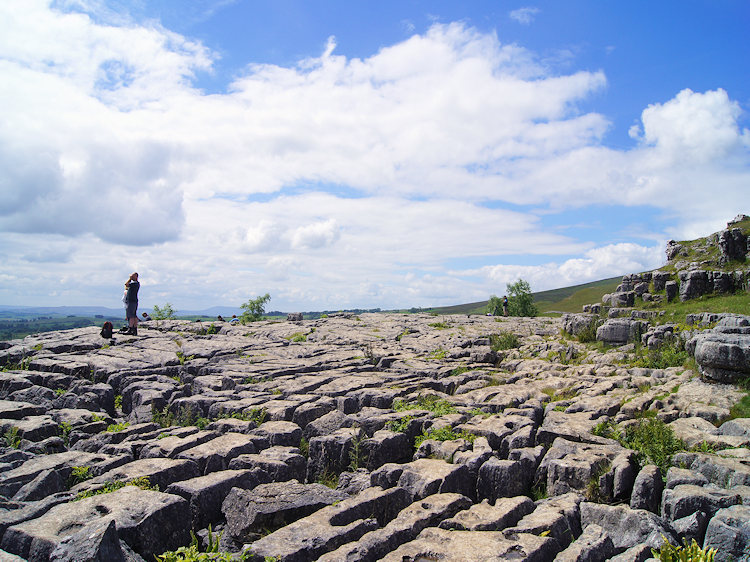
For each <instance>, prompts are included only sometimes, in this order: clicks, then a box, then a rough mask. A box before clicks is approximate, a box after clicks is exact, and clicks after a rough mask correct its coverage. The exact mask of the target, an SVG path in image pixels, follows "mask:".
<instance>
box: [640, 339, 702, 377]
mask: <svg viewBox="0 0 750 562" xmlns="http://www.w3.org/2000/svg"><path fill="white" fill-rule="evenodd" d="M688 359H690V355H689V354H688V352H687V351H686V350H685V344H684V342H683V341H682V340H681V339H679V338H672V339H670V340H666V341H665V342H664V343H662V344H661V345H660V346H659V347H657V348H655V349H648V348H643V347H640V348H638V350H637V351H636V360H635V362H634V363H633V364H634V365H635V366H636V367H644V368H646V369H666V368H668V367H682V366H684V365H685V364H686V363H687V361H688Z"/></svg>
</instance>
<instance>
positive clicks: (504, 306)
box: [503, 295, 508, 316]
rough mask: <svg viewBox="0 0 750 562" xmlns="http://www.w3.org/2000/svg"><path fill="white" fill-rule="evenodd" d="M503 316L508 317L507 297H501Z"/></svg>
mask: <svg viewBox="0 0 750 562" xmlns="http://www.w3.org/2000/svg"><path fill="white" fill-rule="evenodd" d="M503 316H508V297H507V295H503Z"/></svg>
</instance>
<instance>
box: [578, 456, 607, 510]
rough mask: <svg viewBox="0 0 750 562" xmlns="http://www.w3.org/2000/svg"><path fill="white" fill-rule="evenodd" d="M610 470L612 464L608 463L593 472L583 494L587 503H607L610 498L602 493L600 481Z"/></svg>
mask: <svg viewBox="0 0 750 562" xmlns="http://www.w3.org/2000/svg"><path fill="white" fill-rule="evenodd" d="M610 470H612V463H610V462H606V463H604V464H602V465H600V466H599V467H598V468H596V470H594V472H593V474H592V475H591V478H589V481H588V483H587V484H586V491H585V493H584V495H585V496H586V499H587V500H588V501H590V502H595V503H609V501H610V500H611V498H609V497H607V496H606V495H605V494H603V493H602V488H601V485H600V480H601V477H602V476H604V475H605V474H607V473H608V472H609V471H610Z"/></svg>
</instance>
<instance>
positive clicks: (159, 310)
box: [153, 303, 176, 320]
mask: <svg viewBox="0 0 750 562" xmlns="http://www.w3.org/2000/svg"><path fill="white" fill-rule="evenodd" d="M153 308H154V320H173V319H174V317H175V314H176V311H175V310H174V309H173V308H172V305H171V304H169V303H165V304H164V306H163V307H159V306H158V305H154V307H153Z"/></svg>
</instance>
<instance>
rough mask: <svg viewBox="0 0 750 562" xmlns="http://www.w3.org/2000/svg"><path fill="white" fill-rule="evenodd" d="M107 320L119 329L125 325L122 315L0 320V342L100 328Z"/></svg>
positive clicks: (6, 318)
mask: <svg viewBox="0 0 750 562" xmlns="http://www.w3.org/2000/svg"><path fill="white" fill-rule="evenodd" d="M107 320H109V321H110V322H112V324H113V325H114V326H115V328H116V329H117V328H119V327H120V326H121V325H125V324H126V322H125V318H124V315H123V316H120V317H114V316H102V317H95V316H46V317H32V318H17V317H16V318H8V317H7V316H6V317H5V318H0V341H2V340H17V339H21V338H25V337H26V336H28V335H30V334H38V333H40V332H54V331H56V330H72V329H73V328H85V327H87V326H101V325H102V324H104V322H106V321H107Z"/></svg>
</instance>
